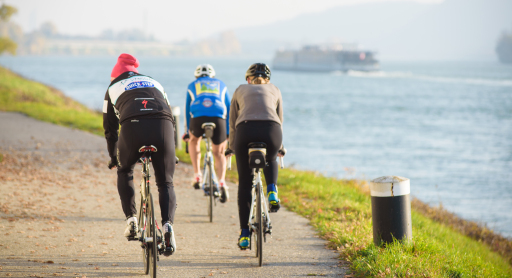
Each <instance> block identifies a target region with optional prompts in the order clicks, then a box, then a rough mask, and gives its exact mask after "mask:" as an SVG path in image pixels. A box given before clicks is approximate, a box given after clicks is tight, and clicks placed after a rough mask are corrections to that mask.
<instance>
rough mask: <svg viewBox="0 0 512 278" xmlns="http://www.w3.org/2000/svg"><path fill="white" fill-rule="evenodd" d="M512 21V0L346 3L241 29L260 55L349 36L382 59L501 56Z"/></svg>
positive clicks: (245, 43) (246, 47) (246, 44)
mask: <svg viewBox="0 0 512 278" xmlns="http://www.w3.org/2000/svg"><path fill="white" fill-rule="evenodd" d="M510 26H512V1H510V0H447V1H445V2H443V3H441V4H421V3H415V2H387V3H367V4H361V5H353V6H341V7H337V8H332V9H330V10H328V11H324V12H319V13H312V14H305V15H301V16H298V17H296V18H293V19H290V20H285V21H280V22H276V23H271V24H267V25H262V26H259V27H251V28H242V29H239V30H236V33H237V36H238V38H239V39H240V41H241V44H242V51H243V52H248V53H252V54H259V55H269V54H272V53H273V52H274V51H275V49H277V48H279V47H298V46H299V45H302V44H307V43H317V42H329V41H331V42H332V41H344V42H356V43H359V44H360V45H362V46H363V47H365V48H369V49H371V50H376V51H378V52H379V57H380V58H382V59H394V60H397V59H398V60H404V59H405V60H431V59H436V60H446V59H448V60H461V59H462V60H467V59H470V60H474V59H485V60H491V59H494V60H496V54H495V51H494V49H495V46H496V41H497V40H498V38H499V37H500V34H501V32H502V31H503V30H505V29H508V28H509V27H510Z"/></svg>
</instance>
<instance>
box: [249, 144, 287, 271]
mask: <svg viewBox="0 0 512 278" xmlns="http://www.w3.org/2000/svg"><path fill="white" fill-rule="evenodd" d="M248 147H249V167H250V168H251V171H252V174H253V182H252V189H251V195H252V200H251V209H250V214H249V229H251V235H254V239H255V241H256V257H257V258H258V263H259V266H261V265H262V264H263V242H266V241H267V234H269V235H270V236H272V222H271V220H270V217H269V212H270V211H269V209H268V207H269V206H268V204H267V199H266V198H265V193H264V191H263V183H262V181H261V171H260V170H261V169H263V168H264V167H265V165H266V160H265V156H266V152H267V149H266V148H267V145H266V144H265V143H261V142H254V143H249V145H248ZM283 154H284V153H283ZM279 159H280V164H281V169H282V168H283V167H284V164H283V158H282V157H279ZM249 249H252V240H251V241H250V244H249Z"/></svg>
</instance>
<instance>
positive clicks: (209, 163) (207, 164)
mask: <svg viewBox="0 0 512 278" xmlns="http://www.w3.org/2000/svg"><path fill="white" fill-rule="evenodd" d="M203 140H204V144H205V147H206V153H205V154H204V165H203V177H204V178H203V183H202V184H201V188H204V187H205V185H206V182H207V180H208V179H207V177H208V176H209V175H210V173H211V175H212V181H213V182H214V183H218V181H217V174H216V173H215V169H214V166H213V165H215V162H214V159H213V153H212V140H211V139H210V138H208V137H205V138H204V139H203Z"/></svg>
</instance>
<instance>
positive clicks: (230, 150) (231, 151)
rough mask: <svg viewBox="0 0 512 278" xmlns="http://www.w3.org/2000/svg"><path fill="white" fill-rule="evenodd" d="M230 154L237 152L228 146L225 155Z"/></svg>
mask: <svg viewBox="0 0 512 278" xmlns="http://www.w3.org/2000/svg"><path fill="white" fill-rule="evenodd" d="M230 154H235V152H234V151H233V150H232V149H229V148H228V149H226V151H225V152H224V155H225V156H228V155H230Z"/></svg>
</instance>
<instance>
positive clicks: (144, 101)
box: [142, 100, 148, 108]
mask: <svg viewBox="0 0 512 278" xmlns="http://www.w3.org/2000/svg"><path fill="white" fill-rule="evenodd" d="M142 104H144V108H146V104H148V101H147V100H143V101H142Z"/></svg>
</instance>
